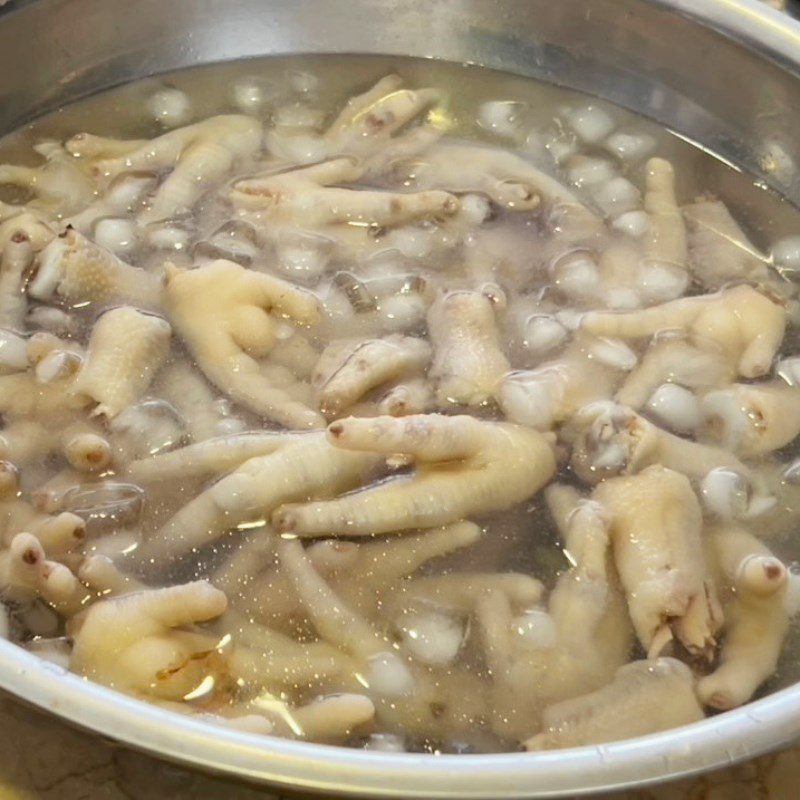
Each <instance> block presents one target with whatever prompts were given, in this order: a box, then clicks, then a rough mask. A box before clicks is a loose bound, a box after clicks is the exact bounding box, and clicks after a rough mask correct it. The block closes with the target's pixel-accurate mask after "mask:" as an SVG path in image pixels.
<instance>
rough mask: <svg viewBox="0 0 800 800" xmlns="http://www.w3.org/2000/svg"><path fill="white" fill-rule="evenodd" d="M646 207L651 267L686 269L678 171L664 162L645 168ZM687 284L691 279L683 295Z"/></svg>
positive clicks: (647, 254) (647, 251)
mask: <svg viewBox="0 0 800 800" xmlns="http://www.w3.org/2000/svg"><path fill="white" fill-rule="evenodd" d="M645 181H646V191H645V195H644V207H645V211H646V212H647V218H648V222H649V226H648V235H647V240H646V242H645V259H646V261H647V263H648V264H649V265H650V266H651V267H661V268H663V267H664V266H667V267H677V268H678V269H680V270H682V271H684V272H685V271H686V269H687V261H688V250H687V244H686V226H685V223H684V221H683V216H682V214H681V210H680V207H679V206H678V203H677V200H676V199H675V170H674V169H673V168H672V164H670V163H669V161H665V160H664V159H663V158H651V159H650V160H649V161H648V162H647V167H646V178H645ZM686 283H688V275H687V276H686V280H685V282H684V286H683V288H681V289H680V291H678V292H677V294H683V290H684V289H685V288H686V286H685V285H686Z"/></svg>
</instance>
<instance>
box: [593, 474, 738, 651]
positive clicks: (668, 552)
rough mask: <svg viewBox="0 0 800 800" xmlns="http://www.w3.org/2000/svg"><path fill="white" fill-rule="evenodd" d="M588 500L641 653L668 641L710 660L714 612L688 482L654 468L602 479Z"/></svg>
mask: <svg viewBox="0 0 800 800" xmlns="http://www.w3.org/2000/svg"><path fill="white" fill-rule="evenodd" d="M592 499H593V500H595V501H597V502H598V503H599V504H600V506H601V507H602V509H603V512H604V514H605V515H606V517H607V519H608V522H609V532H610V536H611V541H612V544H613V551H614V563H615V564H616V567H617V570H618V572H619V576H620V580H621V582H622V586H623V588H624V589H625V593H626V595H627V599H628V609H629V611H630V615H631V620H632V621H633V625H634V628H635V629H636V634H637V636H638V637H639V641H640V642H641V644H642V647H644V649H645V650H646V651H647V652H648V654H649V655H650V656H651V657H653V656H657V655H659V654H660V653H662V652H663V650H664V648H665V646H666V645H667V644H668V643H669V642H670V641H671V640H672V638H673V637H674V638H676V639H677V640H678V641H679V642H680V643H681V644H682V645H683V646H684V647H686V649H687V650H688V651H689V652H690V653H692V654H693V655H695V656H700V657H703V658H705V659H707V660H711V658H712V657H713V654H714V648H715V645H716V637H717V634H718V632H719V629H720V627H721V626H722V610H721V608H720V606H719V602H718V600H717V597H716V589H715V587H714V584H713V581H712V579H711V577H710V574H709V572H708V569H707V567H706V560H705V555H704V552H703V543H702V539H701V529H702V510H701V508H700V503H699V501H698V500H697V497H696V496H695V493H694V491H693V489H692V487H691V484H690V483H689V480H688V478H686V477H685V476H683V475H681V474H679V473H678V472H674V471H673V470H670V469H667V468H666V467H664V466H662V465H660V464H656V465H654V466H651V467H648V468H647V469H645V470H643V471H642V472H640V473H638V474H636V475H633V476H630V477H619V478H610V479H608V480H607V481H605V482H603V483H601V484H600V485H599V486H597V487H596V488H595V490H594V492H593V493H592Z"/></svg>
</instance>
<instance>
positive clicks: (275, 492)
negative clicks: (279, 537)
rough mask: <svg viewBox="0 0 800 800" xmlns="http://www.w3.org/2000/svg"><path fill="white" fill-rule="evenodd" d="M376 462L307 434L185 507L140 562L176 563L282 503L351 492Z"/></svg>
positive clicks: (244, 467)
mask: <svg viewBox="0 0 800 800" xmlns="http://www.w3.org/2000/svg"><path fill="white" fill-rule="evenodd" d="M380 461H381V459H380V458H379V457H378V456H375V455H372V454H370V453H356V452H352V451H348V450H344V449H342V448H338V447H333V446H332V445H331V444H329V443H328V441H327V440H326V439H325V436H324V434H322V433H321V432H309V433H306V434H303V435H302V438H298V439H297V440H295V441H291V442H289V443H288V444H287V445H286V446H285V447H281V448H279V449H277V450H276V451H275V452H273V453H270V454H268V455H264V456H258V457H256V458H251V459H250V460H249V461H246V462H245V463H244V464H242V465H241V466H240V467H239V468H238V469H236V470H235V471H234V472H232V473H230V475H226V476H225V477H224V478H222V479H221V480H219V481H217V483H215V484H213V485H212V486H210V487H209V488H208V489H206V490H205V491H204V492H202V493H200V494H199V495H197V497H195V498H194V499H193V500H191V501H190V502H189V503H187V505H185V506H184V507H183V508H182V509H181V510H180V511H178V513H177V514H176V515H175V516H174V517H172V519H170V520H169V521H168V522H167V523H166V524H165V525H164V526H163V527H162V528H161V530H160V531H158V532H157V533H156V534H155V535H154V536H153V537H152V538H150V539H149V540H148V541H146V542H145V543H144V544H143V545H141V546H140V547H139V549H138V550H137V555H138V556H139V557H140V558H142V559H159V560H162V559H171V558H177V557H179V556H181V555H183V554H184V553H187V552H189V551H190V550H192V548H195V547H200V546H202V545H204V544H207V543H209V542H213V541H214V540H215V539H218V538H219V537H220V536H221V535H222V534H223V533H224V532H225V530H227V529H230V528H235V527H236V526H237V525H239V524H240V523H244V522H252V521H254V520H258V519H263V518H265V517H268V516H269V514H271V513H272V511H274V510H275V509H276V508H277V507H278V506H279V505H281V503H286V502H292V501H298V500H304V499H306V498H308V497H314V496H320V495H321V496H325V495H329V494H336V493H338V492H342V491H348V490H349V489H353V488H354V487H356V486H358V485H359V484H360V483H362V482H363V481H364V480H365V478H367V477H368V476H369V475H370V473H371V471H372V470H374V469H375V468H376V467H377V466H378V465H379V463H380Z"/></svg>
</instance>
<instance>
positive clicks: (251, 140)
mask: <svg viewBox="0 0 800 800" xmlns="http://www.w3.org/2000/svg"><path fill="white" fill-rule="evenodd" d="M66 147H67V150H68V151H69V152H71V153H72V154H73V155H76V156H82V157H87V158H89V159H90V160H91V163H92V166H93V168H94V171H95V173H96V174H98V175H101V176H104V177H111V178H113V177H115V176H116V175H119V174H120V173H121V172H130V171H132V170H134V171H139V170H154V171H157V172H162V171H164V170H171V171H170V172H169V174H168V175H167V177H166V178H165V180H164V181H163V183H162V184H161V186H159V188H158V189H157V191H156V193H155V195H154V196H153V198H152V200H151V201H150V204H149V207H148V208H147V209H145V210H144V211H143V212H142V213H141V214H139V222H140V223H141V224H143V225H146V224H149V223H151V222H158V221H160V220H164V219H169V218H170V217H174V216H175V215H176V214H178V213H183V212H185V211H187V210H188V209H191V207H192V206H193V205H194V204H195V203H196V202H197V200H198V199H199V198H200V197H201V196H202V195H203V194H205V192H207V191H208V189H209V187H210V186H211V185H213V184H215V183H217V182H218V181H220V180H222V178H224V177H225V175H226V174H228V172H229V171H230V170H231V169H232V167H233V165H234V164H235V163H236V162H237V161H241V160H244V159H247V158H251V157H252V156H254V155H255V154H256V153H257V152H258V150H259V148H260V147H261V123H260V122H258V121H257V120H255V119H253V118H251V117H245V116H238V115H228V116H218V117H210V118H209V119H207V120H204V121H203V122H197V123H195V124H193V125H187V126H185V127H183V128H177V129H176V130H173V131H170V132H169V133H165V134H163V135H162V136H159V137H158V138H156V139H153V140H152V141H144V142H143V141H142V140H135V141H130V142H124V141H117V140H114V139H106V140H103V139H100V138H99V137H89V136H86V135H85V134H79V135H78V136H75V137H73V138H72V139H70V140H69V141H68V142H67V144H66Z"/></svg>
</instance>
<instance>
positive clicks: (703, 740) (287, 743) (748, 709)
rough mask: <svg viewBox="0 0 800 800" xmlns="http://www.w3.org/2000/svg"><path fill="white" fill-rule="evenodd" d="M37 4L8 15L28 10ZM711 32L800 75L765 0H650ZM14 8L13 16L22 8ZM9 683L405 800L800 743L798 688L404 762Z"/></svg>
mask: <svg viewBox="0 0 800 800" xmlns="http://www.w3.org/2000/svg"><path fill="white" fill-rule="evenodd" d="M39 1H40V0H20V2H19V3H17V4H11V5H10V6H7V7H6V8H5V9H3V11H2V12H0V22H1V21H2V17H3V16H5V15H6V14H11V13H19V12H20V11H22V10H23V9H24V8H25V6H27V5H31V4H33V3H36V2H39ZM641 1H642V2H647V3H649V4H650V5H653V6H656V7H659V8H663V9H665V10H668V11H671V12H674V13H677V14H679V15H681V16H682V17H685V18H688V19H691V20H693V21H695V22H696V23H697V24H700V25H703V26H705V27H708V28H711V29H713V30H715V31H717V32H718V33H720V34H722V35H723V36H726V37H728V38H730V39H732V40H734V41H737V42H739V43H741V44H742V45H743V46H744V47H745V48H747V49H748V50H751V51H753V52H755V53H756V54H757V55H759V56H760V57H762V58H765V59H768V60H770V61H772V62H774V63H776V64H778V65H779V66H781V67H782V68H783V69H785V70H786V71H788V72H791V73H792V74H799V75H800V24H798V23H797V22H795V21H794V20H792V19H790V18H788V17H787V16H786V15H784V14H782V13H780V12H778V11H776V10H774V9H772V8H769V7H767V6H765V5H764V4H762V3H760V2H758V0H641ZM15 6H16V7H15ZM0 686H1V687H2V688H3V689H5V690H7V691H9V692H11V693H12V694H14V695H16V696H18V697H20V698H22V699H24V700H26V701H27V702H28V703H30V704H32V705H34V706H37V707H39V708H41V709H43V710H46V711H48V712H51V713H53V714H56V715H57V716H59V717H61V718H63V719H65V720H67V721H69V722H71V723H73V724H76V725H78V726H79V727H81V728H85V729H87V730H90V731H93V732H95V733H99V734H102V735H104V736H107V737H109V738H111V739H114V740H116V741H118V742H121V743H124V744H126V745H130V746H132V747H135V748H137V749H140V750H143V751H146V752H149V753H152V754H154V755H157V756H160V757H163V758H167V759H170V760H173V761H176V762H180V763H182V764H185V765H189V766H194V767H199V768H201V769H204V770H209V771H213V772H216V773H222V774H227V775H232V776H236V777H239V778H244V779H248V780H253V781H257V782H263V783H267V784H270V785H273V786H275V787H281V788H287V789H288V788H292V789H295V790H306V791H312V792H325V793H326V794H328V795H348V796H361V797H398V798H422V797H430V798H432V797H437V798H459V799H460V800H470V799H474V800H478V799H479V798H494V797H520V798H522V797H525V798H528V797H531V798H532V797H558V796H574V795H575V794H576V793H580V794H590V793H596V792H600V791H609V790H614V789H622V788H627V787H630V786H634V785H636V786H641V785H644V784H648V783H654V782H657V781H662V780H666V779H674V778H678V777H685V776H689V775H693V774H697V773H700V772H704V771H707V770H711V769H715V768H719V767H724V766H727V765H730V764H731V763H735V762H737V761H741V760H744V759H747V758H752V757H754V756H756V755H759V754H761V753H764V752H767V751H769V750H773V749H775V748H778V747H780V746H782V745H786V744H788V743H789V742H791V741H792V740H794V739H795V738H796V737H797V736H800V684H795V685H793V686H790V687H788V688H786V689H783V690H781V691H778V692H775V693H774V694H771V695H769V696H767V697H764V698H762V699H759V700H756V701H754V702H752V703H749V704H747V705H746V706H743V707H742V708H739V709H736V710H733V711H728V712H726V713H723V714H720V715H717V716H714V717H709V718H707V719H705V720H702V721H700V722H697V723H694V724H692V725H688V726H685V727H682V728H678V729H672V730H669V731H666V732H664V733H659V734H654V735H649V736H643V737H638V738H636V739H630V740H627V741H620V742H614V743H611V744H607V745H601V746H590V747H580V748H574V749H568V750H558V751H551V752H543V753H502V754H491V755H441V756H431V755H425V754H396V753H379V752H367V751H362V750H356V749H348V748H342V747H333V746H327V745H319V744H312V743H307V742H300V741H293V740H289V739H282V738H276V737H269V736H261V735H254V734H247V733H242V732H238V731H234V730H231V729H226V728H222V727H219V726H215V725H211V724H209V723H205V722H202V721H198V720H196V719H192V718H189V717H182V716H180V715H179V714H175V713H172V712H167V711H165V710H163V709H161V708H158V707H156V706H153V705H150V704H148V703H145V702H143V701H140V700H137V699H135V698H132V697H129V696H127V695H124V694H120V693H118V692H115V691H113V690H111V689H108V688H106V687H103V686H100V685H98V684H95V683H92V682H91V681H88V680H86V679H84V678H81V677H79V676H77V675H74V674H71V673H69V672H66V671H65V670H63V669H62V668H61V667H59V666H57V665H54V664H52V663H49V662H47V661H44V660H42V659H40V658H39V657H37V656H35V655H33V654H32V653H30V652H28V651H26V650H24V649H22V648H20V647H18V646H17V645H14V644H12V643H11V642H9V641H5V640H0Z"/></svg>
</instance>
